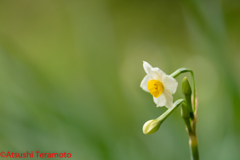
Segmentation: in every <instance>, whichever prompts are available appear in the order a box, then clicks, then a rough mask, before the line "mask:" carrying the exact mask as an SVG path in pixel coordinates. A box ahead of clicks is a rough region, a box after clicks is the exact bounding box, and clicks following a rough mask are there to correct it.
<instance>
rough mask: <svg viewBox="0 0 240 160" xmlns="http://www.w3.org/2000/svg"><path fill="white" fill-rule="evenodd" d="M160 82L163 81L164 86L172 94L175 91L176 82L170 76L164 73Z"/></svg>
mask: <svg viewBox="0 0 240 160" xmlns="http://www.w3.org/2000/svg"><path fill="white" fill-rule="evenodd" d="M162 83H163V86H164V88H166V89H168V90H170V91H171V92H172V94H174V93H175V92H176V90H177V86H178V82H177V81H176V80H175V79H174V78H172V77H170V76H168V75H165V76H163V79H162Z"/></svg>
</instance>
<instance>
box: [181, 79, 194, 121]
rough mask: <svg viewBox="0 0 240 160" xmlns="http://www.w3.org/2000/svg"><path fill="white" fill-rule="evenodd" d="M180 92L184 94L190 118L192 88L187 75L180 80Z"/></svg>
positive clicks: (191, 113) (191, 115)
mask: <svg viewBox="0 0 240 160" xmlns="http://www.w3.org/2000/svg"><path fill="white" fill-rule="evenodd" d="M182 92H183V94H184V96H185V100H186V107H187V109H188V111H189V114H190V117H191V119H193V117H194V115H193V109H192V102H191V95H192V89H191V86H190V84H189V82H188V79H187V77H184V79H183V81H182Z"/></svg>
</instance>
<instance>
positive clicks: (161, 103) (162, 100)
mask: <svg viewBox="0 0 240 160" xmlns="http://www.w3.org/2000/svg"><path fill="white" fill-rule="evenodd" d="M153 100H154V102H155V103H156V104H157V107H163V106H165V104H166V98H165V96H164V94H161V95H160V96H159V97H158V98H155V97H153Z"/></svg>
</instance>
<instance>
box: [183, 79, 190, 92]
mask: <svg viewBox="0 0 240 160" xmlns="http://www.w3.org/2000/svg"><path fill="white" fill-rule="evenodd" d="M182 92H183V94H185V95H191V94H192V89H191V86H190V84H189V82H188V79H187V77H184V78H183V81H182Z"/></svg>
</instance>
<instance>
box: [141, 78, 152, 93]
mask: <svg viewBox="0 0 240 160" xmlns="http://www.w3.org/2000/svg"><path fill="white" fill-rule="evenodd" d="M151 79H152V77H151V76H149V75H146V76H145V77H144V78H143V80H142V82H141V84H140V87H141V88H142V89H143V90H144V91H146V92H149V90H148V88H147V82H148V81H149V80H151Z"/></svg>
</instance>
